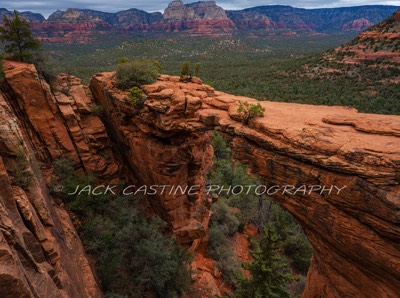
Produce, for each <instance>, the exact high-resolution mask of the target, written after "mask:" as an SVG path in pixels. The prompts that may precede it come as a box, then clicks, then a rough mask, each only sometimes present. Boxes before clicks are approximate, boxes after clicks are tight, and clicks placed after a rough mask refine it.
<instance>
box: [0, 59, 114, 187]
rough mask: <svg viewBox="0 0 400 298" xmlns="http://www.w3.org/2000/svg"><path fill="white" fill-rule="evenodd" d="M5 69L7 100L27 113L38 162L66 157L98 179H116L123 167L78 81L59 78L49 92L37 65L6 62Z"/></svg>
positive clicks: (92, 105)
mask: <svg viewBox="0 0 400 298" xmlns="http://www.w3.org/2000/svg"><path fill="white" fill-rule="evenodd" d="M4 69H5V77H6V82H7V85H8V87H9V88H10V89H11V91H10V94H9V95H8V96H9V97H10V100H12V101H13V102H15V107H14V108H15V109H16V110H17V111H20V112H21V114H22V115H24V117H25V118H24V121H25V123H26V125H27V126H28V127H29V130H30V135H31V136H32V137H31V138H32V140H31V141H32V142H33V145H34V148H35V150H36V151H37V152H36V154H38V156H39V158H40V159H42V160H43V161H47V162H48V161H49V159H48V158H51V159H52V160H54V159H56V158H60V157H67V158H70V159H71V160H73V161H75V163H76V164H77V165H80V166H81V167H82V168H83V169H85V170H86V171H88V172H91V173H94V174H95V175H96V176H98V177H99V178H105V179H107V180H112V179H114V178H116V174H117V172H118V168H119V166H118V165H117V164H116V162H115V159H114V156H113V153H112V151H111V142H110V141H109V139H108V135H107V132H106V129H105V127H104V125H103V123H102V122H101V121H100V118H99V117H98V116H97V115H94V114H92V113H91V109H92V108H93V107H94V104H93V102H92V99H91V98H90V97H89V95H88V92H87V90H86V89H85V88H84V87H83V86H82V84H81V81H80V79H77V78H75V77H71V76H67V75H60V76H59V77H58V79H57V83H56V84H55V86H54V87H53V88H54V90H50V87H49V85H48V84H47V83H46V82H45V81H44V80H42V79H40V78H39V77H38V74H37V72H36V69H35V67H34V66H33V65H30V64H25V63H18V62H11V61H6V62H5V63H4ZM27 87H29V88H27ZM11 98H12V99H11Z"/></svg>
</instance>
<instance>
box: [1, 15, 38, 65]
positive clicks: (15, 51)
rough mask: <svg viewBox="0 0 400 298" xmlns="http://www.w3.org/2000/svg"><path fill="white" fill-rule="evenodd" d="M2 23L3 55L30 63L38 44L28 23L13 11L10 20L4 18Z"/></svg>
mask: <svg viewBox="0 0 400 298" xmlns="http://www.w3.org/2000/svg"><path fill="white" fill-rule="evenodd" d="M3 23H4V24H3V27H0V42H2V43H3V44H5V46H4V51H5V53H7V54H11V55H12V57H11V59H13V60H17V61H22V62H32V59H33V57H34V51H36V50H39V48H40V42H39V41H38V40H37V39H36V38H34V37H33V35H32V31H31V29H30V24H29V22H28V21H27V20H25V19H22V18H21V17H20V16H19V14H18V12H17V11H15V10H14V14H13V16H12V17H11V18H9V17H7V16H4V18H3Z"/></svg>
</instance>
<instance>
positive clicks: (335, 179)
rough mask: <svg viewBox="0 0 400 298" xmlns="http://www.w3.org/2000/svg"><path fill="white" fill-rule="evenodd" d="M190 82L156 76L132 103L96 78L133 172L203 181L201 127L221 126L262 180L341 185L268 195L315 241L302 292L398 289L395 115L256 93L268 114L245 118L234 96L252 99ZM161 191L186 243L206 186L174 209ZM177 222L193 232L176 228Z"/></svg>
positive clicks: (398, 139) (393, 293)
mask: <svg viewBox="0 0 400 298" xmlns="http://www.w3.org/2000/svg"><path fill="white" fill-rule="evenodd" d="M195 81H196V83H182V82H179V78H177V77H169V76H161V78H160V80H159V81H158V82H156V83H154V84H152V85H148V86H144V90H145V92H146V94H147V100H146V102H145V105H144V107H143V108H141V109H137V108H134V107H132V106H131V105H130V103H129V99H128V97H127V93H126V92H122V91H120V90H117V89H116V88H115V87H114V85H113V73H103V74H98V75H96V76H95V77H94V78H93V79H92V81H91V84H90V88H91V90H92V93H93V95H94V97H95V100H96V101H97V102H98V104H101V105H102V106H104V109H105V113H106V119H107V121H109V123H110V124H111V125H113V130H114V131H113V135H116V134H118V139H119V140H123V141H124V143H125V144H126V145H127V147H126V148H125V152H126V154H127V156H128V157H129V160H130V166H131V169H132V170H133V171H135V172H136V173H138V177H139V179H141V181H142V182H143V183H152V182H159V181H164V179H167V181H171V182H172V181H177V182H178V184H180V183H183V182H185V181H193V180H195V181H199V182H203V181H204V180H202V178H201V175H202V174H203V173H204V172H205V171H206V169H208V168H209V166H210V165H209V163H210V162H211V160H210V156H209V154H210V153H209V149H208V141H209V140H208V137H207V131H209V130H213V129H218V130H220V131H222V132H223V133H224V134H225V135H226V136H227V138H228V139H230V144H231V146H232V150H233V154H234V157H235V158H236V159H237V160H239V161H241V162H243V163H245V164H247V165H248V166H249V167H250V168H251V170H252V171H253V173H255V174H257V175H260V176H261V177H262V178H263V179H264V181H265V183H266V184H267V185H298V186H300V185H303V184H306V185H327V186H331V185H336V186H338V187H345V188H344V190H343V191H342V192H340V193H339V194H331V195H328V194H327V193H326V192H325V193H322V194H321V193H316V192H314V193H312V194H310V195H308V194H306V195H301V194H297V195H290V194H286V195H282V194H276V195H274V196H273V199H274V200H275V201H276V202H278V203H279V204H280V205H282V206H283V207H284V208H286V209H287V210H288V211H289V212H291V213H292V214H293V215H294V216H295V217H296V219H297V220H298V221H299V223H300V224H301V226H302V227H303V229H304V231H305V233H306V235H307V237H308V238H309V240H310V242H311V243H312V245H313V247H314V256H313V260H312V266H311V268H310V271H309V274H308V282H307V287H306V291H305V293H304V296H305V297H345V296H346V295H350V296H352V297H381V296H382V295H384V294H385V295H387V297H397V296H398V293H399V292H400V287H399V284H400V283H399V280H400V256H399V253H398V252H399V249H400V245H399V239H400V229H399V220H400V216H399V215H400V201H399V195H400V187H399V182H400V180H399V173H400V152H399V148H400V130H399V127H400V118H399V117H398V116H384V115H368V114H360V113H358V112H357V111H356V110H354V109H350V108H344V107H325V106H310V105H300V104H289V103H274V102H262V105H263V106H264V107H265V109H266V116H265V117H263V118H257V119H253V120H251V122H250V124H249V125H248V126H243V125H242V124H241V122H238V120H240V119H241V118H240V115H238V114H237V108H238V102H239V101H249V102H256V101H255V100H253V99H250V98H245V97H238V96H233V95H229V94H225V93H221V92H218V91H215V90H214V89H213V88H211V87H209V86H206V85H202V84H201V82H200V81H198V80H197V79H196V80H195ZM189 140H190V141H189ZM191 145H193V147H191ZM152 148H156V149H154V151H152ZM160 149H162V150H161V152H160V151H159V150H160ZM196 151H197V152H196ZM148 152H153V153H152V154H149V153H148ZM180 152H182V153H180ZM183 152H185V154H184V153H183ZM199 156H202V158H199ZM160 157H161V158H162V159H160ZM172 161H173V162H172ZM192 163H194V164H192ZM143 164H145V165H146V166H143ZM191 165H193V166H191ZM192 168H195V169H196V171H194V172H191V171H190V170H191V169H192ZM167 173H168V174H167ZM191 175H195V176H191ZM178 177H179V178H178ZM157 200H158V202H157V205H158V206H159V207H161V208H160V210H161V211H163V212H164V213H165V214H167V215H168V216H167V220H169V222H170V224H171V225H172V226H175V225H176V229H175V231H176V232H177V233H178V236H179V235H181V236H184V237H185V238H186V239H185V241H183V242H188V241H189V240H190V239H193V238H190V236H194V237H196V236H198V235H201V233H197V231H196V232H194V231H195V230H193V228H194V226H198V227H199V229H198V231H200V230H202V229H201V228H200V225H199V223H203V221H202V220H201V219H197V220H196V221H197V222H196V223H195V224H193V222H191V219H193V218H194V215H195V214H197V213H196V212H195V209H194V206H197V207H196V208H199V206H201V204H203V205H207V201H204V198H203V194H201V195H200V196H198V197H197V198H190V199H189V198H186V199H185V198H180V199H179V200H176V201H175V202H178V206H179V209H176V210H173V208H172V209H171V200H170V198H166V197H159V198H157ZM201 202H203V203H201ZM183 210H185V211H183ZM174 222H175V223H174ZM177 222H179V224H176V223H177ZM183 227H187V228H183ZM204 229H206V226H204ZM182 230H186V231H189V230H191V231H192V233H188V234H180V233H181V231H182Z"/></svg>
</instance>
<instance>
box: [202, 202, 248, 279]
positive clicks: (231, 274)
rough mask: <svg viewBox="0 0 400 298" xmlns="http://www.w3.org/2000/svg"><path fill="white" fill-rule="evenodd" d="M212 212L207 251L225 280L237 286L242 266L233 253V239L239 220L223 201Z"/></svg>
mask: <svg viewBox="0 0 400 298" xmlns="http://www.w3.org/2000/svg"><path fill="white" fill-rule="evenodd" d="M212 210H213V214H212V217H211V221H210V228H209V232H208V245H207V251H208V253H209V255H210V256H211V257H212V258H213V259H214V260H216V262H217V266H218V269H219V270H220V271H221V272H222V274H223V278H224V280H225V281H226V282H227V283H228V284H229V285H231V286H235V285H236V276H237V275H239V273H240V265H239V262H238V261H237V260H236V258H235V256H234V253H233V251H232V245H231V241H232V240H231V237H232V236H234V235H235V233H236V232H237V231H238V226H239V220H238V219H237V218H236V217H235V215H234V214H233V213H232V212H231V210H230V209H229V206H228V205H226V204H225V203H224V202H223V201H222V200H220V201H218V202H217V203H216V204H214V205H213V207H212Z"/></svg>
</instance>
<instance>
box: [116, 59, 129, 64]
mask: <svg viewBox="0 0 400 298" xmlns="http://www.w3.org/2000/svg"><path fill="white" fill-rule="evenodd" d="M128 62H129V58H128V57H121V58H119V59H118V60H117V63H118V64H124V63H128Z"/></svg>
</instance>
